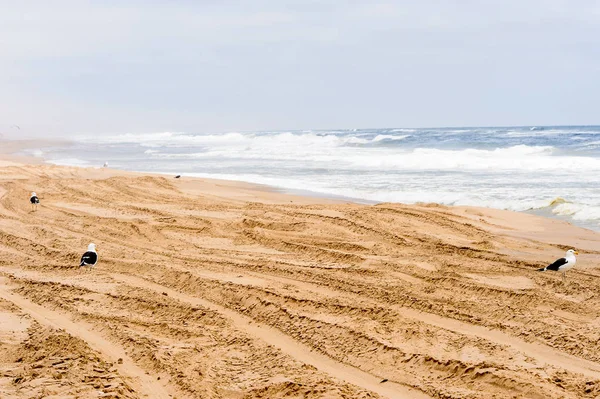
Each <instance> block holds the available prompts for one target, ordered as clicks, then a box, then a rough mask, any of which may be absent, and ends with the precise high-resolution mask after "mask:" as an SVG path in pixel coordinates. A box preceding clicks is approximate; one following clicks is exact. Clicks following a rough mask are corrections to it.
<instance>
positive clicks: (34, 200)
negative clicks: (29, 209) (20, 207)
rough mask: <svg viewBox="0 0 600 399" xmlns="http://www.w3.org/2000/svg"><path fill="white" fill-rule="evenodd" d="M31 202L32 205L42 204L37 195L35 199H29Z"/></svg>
mask: <svg viewBox="0 0 600 399" xmlns="http://www.w3.org/2000/svg"><path fill="white" fill-rule="evenodd" d="M29 201H31V203H32V204H39V203H40V200H39V199H38V197H36V196H35V195H34V196H33V197H31V198H29Z"/></svg>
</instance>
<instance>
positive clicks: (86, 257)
mask: <svg viewBox="0 0 600 399" xmlns="http://www.w3.org/2000/svg"><path fill="white" fill-rule="evenodd" d="M97 262H98V253H97V252H96V244H94V243H92V244H90V245H88V249H87V251H86V253H84V254H83V256H82V257H81V263H80V264H79V267H82V266H89V267H90V269H91V268H92V267H94V266H96V263H97Z"/></svg>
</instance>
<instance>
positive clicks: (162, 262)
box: [0, 147, 600, 399]
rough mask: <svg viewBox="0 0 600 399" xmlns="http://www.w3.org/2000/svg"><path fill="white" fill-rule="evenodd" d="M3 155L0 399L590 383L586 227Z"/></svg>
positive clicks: (508, 388) (596, 391) (488, 393)
mask: <svg viewBox="0 0 600 399" xmlns="http://www.w3.org/2000/svg"><path fill="white" fill-rule="evenodd" d="M5 148H7V147H5ZM2 156H3V157H4V158H3V159H4V161H0V398H42V397H43V398H95V397H104V398H111V397H113V398H232V399H233V398H236V399H237V398H239V399H241V398H245V399H250V398H419V399H420V398H513V397H514V398H540V399H544V398H593V397H598V395H600V341H599V338H600V333H599V331H600V297H599V296H598V292H600V279H599V277H600V270H598V268H597V265H598V264H599V262H600V234H599V233H596V232H592V231H590V230H585V229H582V228H578V227H574V226H572V225H569V224H567V223H566V222H563V221H559V220H552V219H546V218H542V217H538V216H534V215H527V214H523V213H514V212H509V211H500V210H493V209H484V208H472V207H446V206H439V205H425V204H424V205H411V206H408V205H401V204H392V203H383V204H378V205H374V206H370V205H361V204H353V203H345V202H340V201H334V200H327V199H323V198H310V197H302V196H292V195H286V194H282V193H278V192H274V191H272V190H269V189H266V188H264V187H261V186H256V185H251V184H246V183H239V182H230V181H218V180H208V179H191V178H186V177H185V176H184V177H183V178H182V179H174V178H173V177H169V176H158V175H144V174H137V173H129V172H122V171H117V170H112V169H99V168H74V167H62V166H52V165H43V164H38V165H34V164H31V163H27V164H26V163H22V162H23V160H22V159H21V160H16V159H14V158H11V159H9V158H7V157H6V156H5V155H2ZM32 191H35V192H37V194H38V196H39V198H40V201H41V204H40V206H39V208H38V210H37V211H36V212H33V211H31V208H30V205H29V202H28V199H29V195H30V193H31V192H32ZM91 242H93V243H95V244H96V245H97V248H98V254H99V257H100V261H99V263H98V265H97V266H96V268H95V269H94V270H91V271H86V270H80V269H79V268H78V264H79V259H80V257H81V254H82V253H83V252H84V251H85V249H86V248H87V246H88V244H89V243H91ZM569 248H574V249H577V250H579V252H580V256H579V257H578V264H577V266H576V268H575V269H574V270H572V271H570V272H569V273H568V275H567V282H566V283H565V284H563V283H562V281H561V276H560V274H558V273H551V272H546V273H540V272H537V271H535V270H536V269H537V268H539V267H542V266H545V265H546V264H548V263H549V262H551V261H553V260H554V259H556V258H558V257H561V256H564V251H566V250H567V249H569Z"/></svg>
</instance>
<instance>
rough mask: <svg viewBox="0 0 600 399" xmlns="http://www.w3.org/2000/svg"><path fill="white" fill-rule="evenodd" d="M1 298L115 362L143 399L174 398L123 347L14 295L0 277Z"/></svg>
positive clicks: (66, 318)
mask: <svg viewBox="0 0 600 399" xmlns="http://www.w3.org/2000/svg"><path fill="white" fill-rule="evenodd" d="M0 298H2V299H4V300H6V301H9V302H11V303H13V304H15V305H16V306H18V307H19V308H20V309H21V310H22V311H23V312H25V313H27V314H28V315H29V316H31V317H32V318H33V319H35V320H36V321H37V322H38V323H40V324H42V325H45V326H48V327H52V328H55V329H62V330H64V331H66V332H67V333H68V334H70V335H72V336H74V337H77V338H80V339H81V340H83V341H84V342H86V343H87V344H88V345H89V346H90V348H92V349H93V350H95V351H97V352H99V353H100V354H101V355H102V357H104V358H105V359H106V360H108V361H109V362H112V363H113V364H114V366H115V367H116V368H117V370H118V371H119V374H121V376H122V377H126V378H127V377H128V379H129V382H130V383H131V385H132V386H133V387H134V388H135V390H136V392H137V393H138V394H140V395H141V396H145V397H148V398H160V399H163V398H164V399H169V398H171V395H169V394H168V393H167V391H166V389H165V387H163V386H162V385H161V384H159V383H157V382H156V381H155V380H154V379H153V378H152V377H150V376H149V375H147V374H146V373H145V372H144V370H142V369H141V368H140V367H138V366H137V365H136V364H135V363H134V361H133V360H132V359H131V358H130V357H129V356H127V354H126V353H125V350H124V349H123V348H122V347H120V346H118V345H115V344H113V343H111V342H109V341H107V340H106V339H104V338H102V337H101V336H100V335H98V334H96V333H94V332H93V331H92V330H91V329H90V328H88V327H87V326H86V324H85V323H80V322H77V323H75V322H73V321H72V320H71V319H70V318H69V317H68V316H66V315H63V314H60V313H58V312H55V311H53V310H49V309H46V308H44V307H42V306H40V305H38V304H35V303H33V302H31V301H30V300H28V299H26V298H24V297H22V296H21V295H19V294H17V293H15V292H12V291H11V290H10V288H9V287H8V285H6V279H5V278H2V277H0ZM119 358H120V359H122V364H119V362H118V359H119Z"/></svg>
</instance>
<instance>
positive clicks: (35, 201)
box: [29, 192, 40, 211]
mask: <svg viewBox="0 0 600 399" xmlns="http://www.w3.org/2000/svg"><path fill="white" fill-rule="evenodd" d="M29 202H31V210H32V211H37V206H38V204H39V203H40V199H39V198H38V197H37V194H36V193H35V192H33V193H31V197H29Z"/></svg>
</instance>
